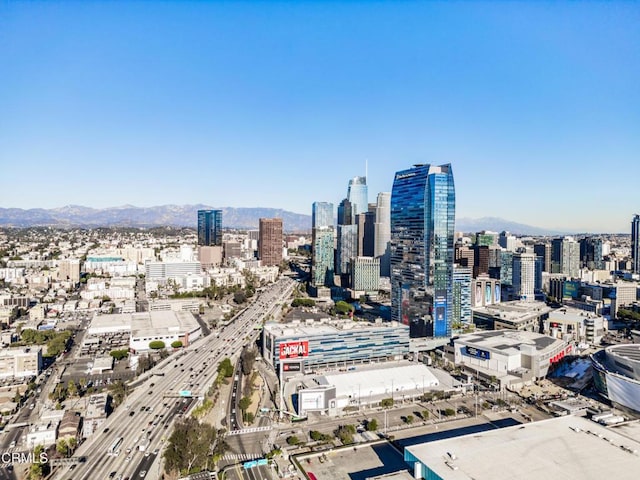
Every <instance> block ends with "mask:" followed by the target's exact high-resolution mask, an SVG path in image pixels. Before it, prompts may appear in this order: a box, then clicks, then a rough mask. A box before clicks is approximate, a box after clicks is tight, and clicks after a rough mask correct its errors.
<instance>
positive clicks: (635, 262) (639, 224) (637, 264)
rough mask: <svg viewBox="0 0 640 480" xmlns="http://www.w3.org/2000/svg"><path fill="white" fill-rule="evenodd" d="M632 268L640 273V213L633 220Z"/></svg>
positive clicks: (634, 271)
mask: <svg viewBox="0 0 640 480" xmlns="http://www.w3.org/2000/svg"><path fill="white" fill-rule="evenodd" d="M631 269H632V271H633V273H640V215H638V214H636V215H634V216H633V220H632V221H631Z"/></svg>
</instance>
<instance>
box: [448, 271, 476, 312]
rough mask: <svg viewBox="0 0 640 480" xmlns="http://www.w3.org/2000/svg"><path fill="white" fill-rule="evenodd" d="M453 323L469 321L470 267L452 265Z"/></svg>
mask: <svg viewBox="0 0 640 480" xmlns="http://www.w3.org/2000/svg"><path fill="white" fill-rule="evenodd" d="M451 321H452V323H453V324H456V323H471V321H472V318H471V269H470V268H467V267H461V266H459V265H454V266H453V313H452V316H451Z"/></svg>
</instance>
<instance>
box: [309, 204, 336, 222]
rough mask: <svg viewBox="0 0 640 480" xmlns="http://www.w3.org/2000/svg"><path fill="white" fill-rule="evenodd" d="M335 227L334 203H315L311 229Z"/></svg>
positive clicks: (312, 210) (312, 211)
mask: <svg viewBox="0 0 640 480" xmlns="http://www.w3.org/2000/svg"><path fill="white" fill-rule="evenodd" d="M320 227H333V203H329V202H313V206H312V209H311V228H320Z"/></svg>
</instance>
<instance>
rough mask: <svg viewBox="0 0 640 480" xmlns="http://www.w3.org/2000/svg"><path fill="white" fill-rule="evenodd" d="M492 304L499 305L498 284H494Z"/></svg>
mask: <svg viewBox="0 0 640 480" xmlns="http://www.w3.org/2000/svg"><path fill="white" fill-rule="evenodd" d="M493 294H494V295H493V303H500V284H499V283H496V286H495V287H494V289H493Z"/></svg>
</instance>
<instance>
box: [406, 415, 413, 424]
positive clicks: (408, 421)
mask: <svg viewBox="0 0 640 480" xmlns="http://www.w3.org/2000/svg"><path fill="white" fill-rule="evenodd" d="M404 421H405V422H406V423H408V424H411V423H413V415H407V416H406V417H404Z"/></svg>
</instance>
